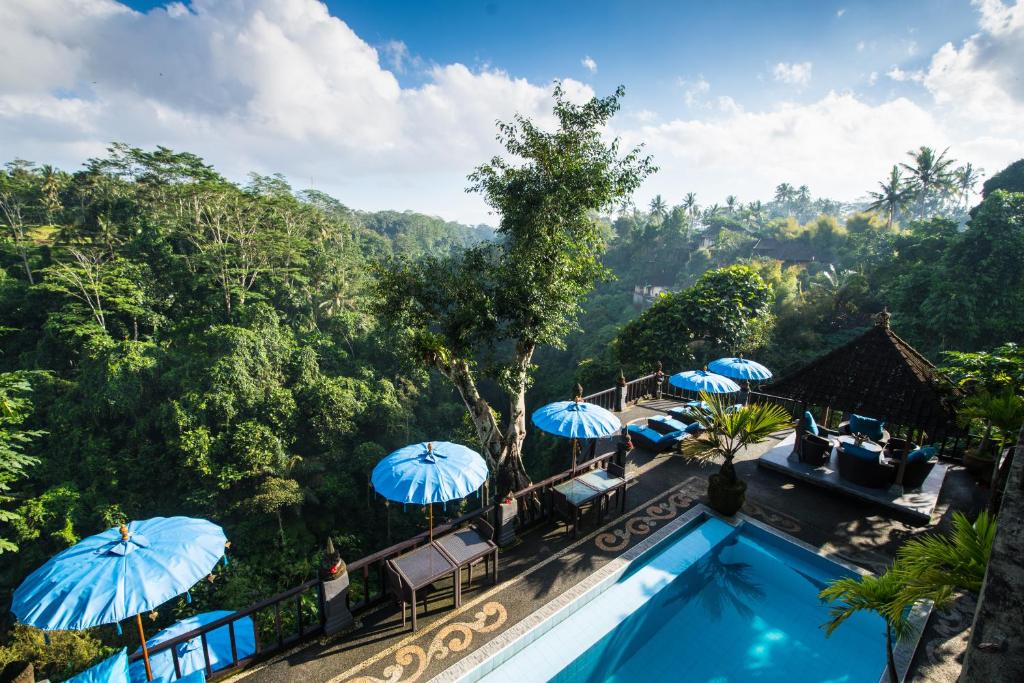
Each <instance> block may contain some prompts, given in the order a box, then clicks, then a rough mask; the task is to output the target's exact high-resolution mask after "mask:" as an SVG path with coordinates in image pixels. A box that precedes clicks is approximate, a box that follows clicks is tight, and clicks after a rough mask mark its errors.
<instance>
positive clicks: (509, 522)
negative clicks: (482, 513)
mask: <svg viewBox="0 0 1024 683" xmlns="http://www.w3.org/2000/svg"><path fill="white" fill-rule="evenodd" d="M518 518H519V503H518V502H516V499H515V496H513V495H511V494H509V495H508V496H506V498H505V500H503V501H502V502H501V503H499V504H498V506H497V509H496V510H495V521H496V525H495V527H494V528H495V533H496V535H497V538H496V539H495V543H497V544H498V545H499V546H500V547H502V548H505V547H508V546H510V545H512V544H513V543H515V541H516V520H517V519H518Z"/></svg>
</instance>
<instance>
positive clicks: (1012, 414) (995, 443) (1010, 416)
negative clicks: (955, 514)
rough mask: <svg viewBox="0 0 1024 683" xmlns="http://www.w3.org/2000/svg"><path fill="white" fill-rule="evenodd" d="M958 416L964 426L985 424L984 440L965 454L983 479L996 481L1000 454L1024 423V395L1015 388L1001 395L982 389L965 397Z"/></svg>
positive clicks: (970, 468)
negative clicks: (996, 468) (996, 469)
mask: <svg viewBox="0 0 1024 683" xmlns="http://www.w3.org/2000/svg"><path fill="white" fill-rule="evenodd" d="M957 417H958V419H959V420H960V424H961V425H963V426H970V425H971V424H972V423H977V422H981V423H982V424H984V425H985V433H984V436H982V439H981V443H979V444H978V446H977V448H973V449H969V450H968V451H967V452H966V453H965V454H964V465H965V466H966V467H967V469H968V470H969V471H971V472H972V473H973V474H975V475H976V476H977V477H978V478H979V479H981V480H982V481H984V482H986V483H987V482H990V481H993V479H994V473H995V464H996V462H997V461H998V460H999V455H1000V454H1001V453H1002V452H1003V450H1004V449H1005V448H1006V447H1007V446H1008V445H1010V444H1011V443H1012V442H1013V440H1014V438H1015V437H1016V434H1017V431H1018V430H1019V429H1020V428H1021V427H1022V426H1024V398H1021V397H1020V396H1018V395H1017V394H1016V393H1015V392H1014V391H1013V390H1012V389H1005V390H1004V391H1003V392H1002V393H999V394H991V393H989V392H987V391H983V392H981V393H978V394H975V395H974V396H971V397H970V398H968V399H967V400H965V401H964V403H963V406H961V408H960V410H959V411H958V412H957ZM993 483H994V482H993Z"/></svg>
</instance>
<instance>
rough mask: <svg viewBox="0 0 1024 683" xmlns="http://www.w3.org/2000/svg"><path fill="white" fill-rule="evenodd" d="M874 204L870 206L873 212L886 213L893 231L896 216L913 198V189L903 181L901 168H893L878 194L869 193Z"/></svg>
mask: <svg viewBox="0 0 1024 683" xmlns="http://www.w3.org/2000/svg"><path fill="white" fill-rule="evenodd" d="M868 196H870V197H871V199H872V200H874V201H872V203H871V205H870V206H868V209H869V210H871V211H884V212H885V216H886V225H887V226H888V228H889V230H892V224H893V222H894V221H895V220H896V216H897V215H898V214H899V212H900V211H902V210H903V209H904V208H906V206H907V204H909V203H910V200H911V198H912V197H913V189H911V188H910V187H908V186H907V184H906V183H905V182H904V181H903V174H902V173H900V167H899V166H893V167H892V170H891V171H889V177H888V179H886V180H883V181H881V182H879V183H878V191H877V192H868Z"/></svg>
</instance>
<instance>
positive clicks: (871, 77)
mask: <svg viewBox="0 0 1024 683" xmlns="http://www.w3.org/2000/svg"><path fill="white" fill-rule="evenodd" d="M875 83H878V72H877V71H872V72H871V73H870V74H868V85H874V84H875Z"/></svg>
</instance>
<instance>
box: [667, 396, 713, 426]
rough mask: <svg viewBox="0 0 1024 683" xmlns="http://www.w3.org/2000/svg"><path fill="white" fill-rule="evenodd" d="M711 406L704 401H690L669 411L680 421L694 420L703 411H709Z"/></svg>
mask: <svg viewBox="0 0 1024 683" xmlns="http://www.w3.org/2000/svg"><path fill="white" fill-rule="evenodd" d="M709 408H710V406H708V404H707V403H705V402H704V401H688V402H687V403H684V404H683V405H681V406H678V407H676V408H672V409H671V410H669V411H668V414H669V415H670V416H671V417H674V418H675V419H677V420H679V421H680V422H693V419H694V418H695V417H697V415H698V414H699V413H700V412H701V411H707V410H708V409H709Z"/></svg>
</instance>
